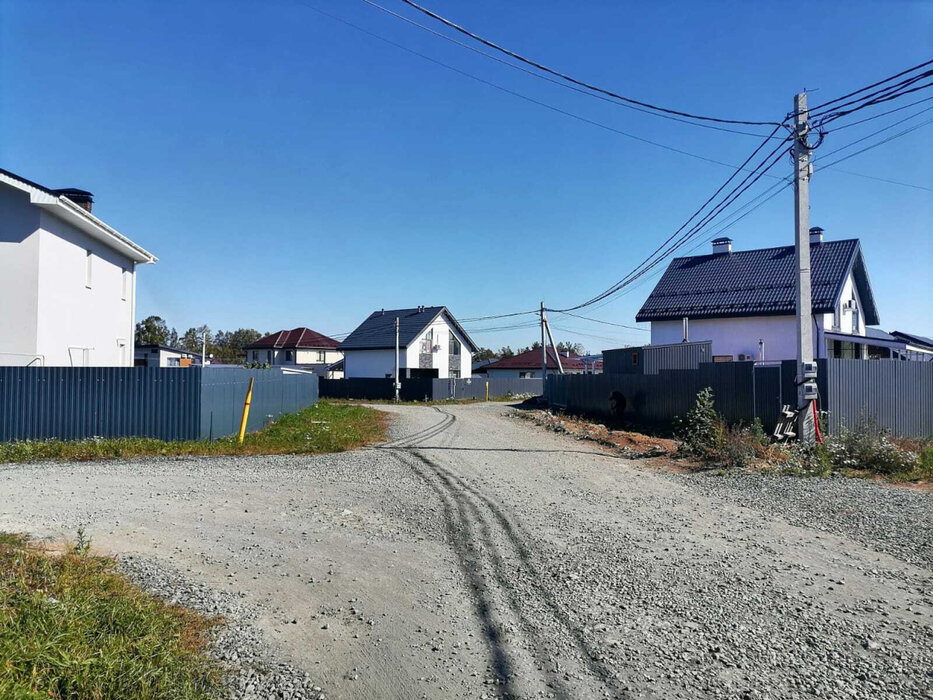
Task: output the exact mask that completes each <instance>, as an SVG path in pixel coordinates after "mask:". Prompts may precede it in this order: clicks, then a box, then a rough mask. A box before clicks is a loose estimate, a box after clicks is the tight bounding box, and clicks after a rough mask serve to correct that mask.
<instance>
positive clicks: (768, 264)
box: [635, 228, 881, 362]
mask: <svg viewBox="0 0 933 700" xmlns="http://www.w3.org/2000/svg"><path fill="white" fill-rule="evenodd" d="M795 270H796V262H795V257H794V247H793V246H783V247H779V248H766V249H760V250H746V251H736V252H733V250H732V240H731V239H729V238H719V239H716V240H715V241H713V252H712V254H711V255H697V256H691V257H685V258H676V259H674V260H672V261H671V263H670V265H669V266H668V268H667V270H666V271H665V273H664V275H663V276H662V277H661V279H660V281H659V282H658V284H657V286H656V287H655V288H654V291H652V292H651V295H650V296H649V297H648V299H647V300H646V301H645V304H644V305H643V306H642V308H641V310H640V311H639V312H638V314H637V315H636V317H635V319H636V320H637V321H639V322H644V321H647V322H650V323H651V344H652V345H667V344H671V343H679V342H684V341H710V342H711V343H712V354H713V358H712V359H713V360H718V361H727V360H735V361H742V360H753V361H765V362H768V361H779V360H791V359H796V357H797V331H796V307H795V303H796V302H795V299H796V286H795V279H796V278H795ZM810 274H811V288H812V311H813V330H814V333H813V354H814V357H817V358H823V357H838V358H855V359H860V358H861V359H867V358H869V357H877V356H881V355H879V352H880V346H879V344H878V342H877V338H876V337H873V333H872V331H873V330H874V329H871V328H870V326H873V325H876V324H878V323H879V321H880V319H879V316H878V309H877V307H876V305H875V299H874V295H873V293H872V288H871V283H870V282H869V278H868V272H867V269H866V266H865V261H864V258H863V256H862V250H861V245H860V244H859V241H858V240H856V239H849V240H840V241H824V240H823V230H822V229H820V228H813V229H811V230H810Z"/></svg>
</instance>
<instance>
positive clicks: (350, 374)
mask: <svg viewBox="0 0 933 700" xmlns="http://www.w3.org/2000/svg"><path fill="white" fill-rule="evenodd" d="M396 319H397V320H398V348H399V378H400V379H406V378H416V377H432V378H435V379H456V378H467V377H470V376H471V375H472V357H473V353H474V352H476V349H477V348H476V345H475V344H474V343H473V341H472V339H471V338H470V336H468V335H467V333H466V331H464V330H463V328H461V326H460V324H459V323H458V322H457V319H455V318H454V317H453V314H451V313H450V311H448V310H447V307H446V306H418V307H416V308H413V309H392V310H390V309H381V310H379V311H374V312H373V313H372V314H370V316H369V318H367V319H366V320H365V321H363V323H361V324H360V325H359V327H358V328H357V329H356V330H354V331H353V332H352V333H351V334H350V335H349V336H347V338H346V340H344V341H343V342H342V343H340V349H341V350H342V351H343V354H344V372H345V376H346V377H347V378H354V377H381V378H387V377H388V378H391V377H394V376H395V348H396Z"/></svg>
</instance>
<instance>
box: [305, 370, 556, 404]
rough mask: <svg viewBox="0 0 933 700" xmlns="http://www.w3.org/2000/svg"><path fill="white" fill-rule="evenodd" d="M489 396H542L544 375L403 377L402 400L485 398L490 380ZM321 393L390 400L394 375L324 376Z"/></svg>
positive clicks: (400, 395)
mask: <svg viewBox="0 0 933 700" xmlns="http://www.w3.org/2000/svg"><path fill="white" fill-rule="evenodd" d="M487 382H488V383H489V398H491V399H497V398H501V397H503V396H508V395H513V396H516V395H519V394H531V395H533V396H540V395H541V393H542V391H543V389H544V383H543V381H542V380H541V379H519V378H517V377H499V378H494V379H488V380H487V379H486V378H485V377H483V376H481V375H477V376H475V377H470V378H469V379H423V378H419V379H403V380H402V388H401V389H400V390H399V398H400V399H401V400H402V401H444V400H446V399H484V398H486V383H487ZM321 396H323V397H329V398H335V399H336V398H339V399H360V400H367V399H368V400H370V401H377V400H389V399H392V398H394V397H395V389H394V388H393V386H392V380H391V379H380V378H374V379H368V378H363V377H355V378H351V379H322V380H321Z"/></svg>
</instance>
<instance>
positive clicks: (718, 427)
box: [674, 387, 725, 459]
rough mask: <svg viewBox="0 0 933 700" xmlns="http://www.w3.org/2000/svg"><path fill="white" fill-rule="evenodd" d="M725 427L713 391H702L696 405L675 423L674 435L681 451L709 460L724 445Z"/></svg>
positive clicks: (698, 395) (708, 389) (707, 389)
mask: <svg viewBox="0 0 933 700" xmlns="http://www.w3.org/2000/svg"><path fill="white" fill-rule="evenodd" d="M724 432H725V425H724V423H723V420H722V418H720V417H719V414H718V413H716V406H715V400H714V397H713V390H712V389H711V388H709V387H706V388H705V389H701V390H700V392H699V393H698V394H697V399H696V403H695V404H694V405H693V408H691V409H690V411H689V412H688V413H687V415H686V416H685V417H683V418H677V419H676V420H675V421H674V435H675V437H676V438H677V439H678V440H680V442H681V446H680V450H681V452H683V453H684V454H686V455H689V456H691V457H700V458H703V459H709V458H710V457H711V456H712V455H713V454H714V453H715V452H716V450H718V449H719V447H720V446H721V445H722V443H723V435H724Z"/></svg>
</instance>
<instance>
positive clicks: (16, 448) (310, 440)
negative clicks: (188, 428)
mask: <svg viewBox="0 0 933 700" xmlns="http://www.w3.org/2000/svg"><path fill="white" fill-rule="evenodd" d="M386 428H387V416H386V415H385V414H384V413H381V412H380V411H376V410H374V409H372V408H368V407H366V406H360V405H351V404H342V403H334V402H330V401H319V402H318V403H317V404H315V405H314V406H310V407H308V408H306V409H304V410H302V411H299V412H298V413H290V414H287V415H284V416H281V417H280V418H279V419H278V420H277V421H275V422H274V423H272V424H270V425H269V426H267V427H265V428H263V429H262V430H259V431H257V432H255V433H249V434H247V435H246V438H245V439H244V441H243V444H242V445H240V444H238V443H237V439H236V436H231V437H225V438H220V439H218V440H215V441H214V442H210V441H208V440H188V441H181V442H167V441H165V440H154V439H151V438H91V439H87V440H74V441H62V440H27V441H24V442H7V443H0V463H2V462H35V461H40V460H49V459H58V460H69V461H90V460H101V459H124V458H129V457H160V456H166V457H176V456H182V457H183V456H197V455H260V454H317V453H322V452H343V451H345V450H352V449H354V448H357V447H361V446H363V445H369V444H372V443H375V442H380V441H382V440H384V439H385V437H386Z"/></svg>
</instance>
